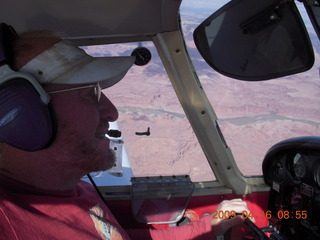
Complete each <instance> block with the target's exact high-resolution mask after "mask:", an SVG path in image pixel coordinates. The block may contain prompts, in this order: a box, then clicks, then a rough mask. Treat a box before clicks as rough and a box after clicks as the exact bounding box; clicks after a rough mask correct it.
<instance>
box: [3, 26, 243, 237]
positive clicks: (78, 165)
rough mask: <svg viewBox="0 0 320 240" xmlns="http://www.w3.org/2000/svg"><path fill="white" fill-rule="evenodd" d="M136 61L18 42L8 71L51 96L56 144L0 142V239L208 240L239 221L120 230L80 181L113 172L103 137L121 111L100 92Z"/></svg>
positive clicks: (230, 206)
mask: <svg viewBox="0 0 320 240" xmlns="http://www.w3.org/2000/svg"><path fill="white" fill-rule="evenodd" d="M133 62H134V59H133V58H132V57H99V58H96V57H91V56H89V55H87V54H86V53H85V52H84V51H83V50H82V49H80V48H78V47H76V46H74V45H73V44H72V43H70V42H69V41H67V40H63V38H62V37H61V35H60V34H57V33H53V32H50V31H37V32H29V33H24V34H22V35H20V37H19V38H18V39H16V40H15V42H14V64H13V66H12V68H13V69H14V70H15V71H19V72H23V73H27V74H29V75H31V76H32V77H33V78H34V79H36V81H38V83H40V84H41V86H42V87H43V88H44V89H45V91H46V92H47V93H48V94H49V96H50V103H49V105H48V109H49V111H50V116H51V118H52V119H51V120H52V123H53V125H54V126H55V127H54V131H53V132H54V134H53V136H54V138H53V139H50V141H49V143H48V144H47V145H46V146H44V147H43V148H42V149H40V150H35V151H26V150H25V149H23V146H22V147H17V146H14V144H8V143H0V236H1V239H6V240H11V239H24V240H26V239H32V240H37V239H39V240H40V239H41V240H44V239H50V240H54V239H59V240H61V239H86V240H88V239H213V236H214V235H216V236H220V235H223V234H224V233H225V232H226V231H227V230H228V229H230V228H231V227H233V226H235V225H237V224H239V223H242V222H243V219H241V218H235V219H232V220H225V219H211V216H205V217H203V218H201V219H200V220H199V221H195V222H192V223H190V224H189V225H185V226H181V227H172V228H168V229H164V230H149V229H139V230H138V229H136V230H135V229H131V230H128V229H126V230H124V229H123V228H122V227H121V226H120V225H119V224H118V222H117V220H116V219H115V218H114V216H113V215H112V213H111V211H110V210H109V209H108V207H107V206H106V205H105V204H104V202H103V201H102V199H101V198H100V197H99V196H98V194H97V193H96V191H95V190H94V188H93V187H92V186H91V185H90V184H88V183H86V182H84V181H82V180H80V179H81V178H82V177H83V176H84V175H86V174H88V173H90V172H93V171H104V170H107V169H109V168H111V167H112V166H113V165H114V162H115V156H114V153H113V152H112V150H109V143H110V142H109V140H108V138H106V137H105V134H106V133H107V131H108V128H109V122H112V121H115V120H117V118H118V112H117V109H116V107H115V106H114V105H113V104H112V102H111V101H110V100H109V99H108V98H107V97H106V96H105V95H104V94H103V93H102V92H101V89H104V88H107V87H110V86H112V85H113V84H115V83H116V82H118V81H119V80H120V79H121V78H122V77H124V75H125V74H126V72H127V71H128V69H129V68H130V67H131V65H132V64H133ZM1 87H2V86H0V88H1ZM0 100H1V99H0ZM25 127H26V128H27V127H28V126H25ZM30 127H32V126H30ZM21 148H22V149H21ZM218 209H219V210H221V211H226V210H230V211H231V210H234V211H236V212H240V213H241V212H242V211H244V210H248V209H247V205H246V203H245V202H243V201H241V199H234V200H230V201H223V202H222V203H221V204H220V205H219V206H218Z"/></svg>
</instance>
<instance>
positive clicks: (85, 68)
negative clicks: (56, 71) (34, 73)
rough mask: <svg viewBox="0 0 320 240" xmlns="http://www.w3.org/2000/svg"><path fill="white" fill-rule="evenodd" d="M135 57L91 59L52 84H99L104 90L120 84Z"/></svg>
mask: <svg viewBox="0 0 320 240" xmlns="http://www.w3.org/2000/svg"><path fill="white" fill-rule="evenodd" d="M134 61H135V57H131V56H125V57H91V60H89V61H85V62H84V63H83V64H80V65H78V66H77V67H76V68H74V69H72V70H71V71H69V72H66V73H65V74H63V75H60V76H59V77H58V78H56V79H54V80H52V82H51V83H61V84H85V83H93V82H99V83H100V86H101V88H102V89H104V88H108V87H111V86H112V85H114V84H116V83H117V82H119V81H120V80H121V79H122V78H123V77H124V76H125V75H126V73H127V72H128V70H129V69H130V67H131V66H132V65H133V63H134Z"/></svg>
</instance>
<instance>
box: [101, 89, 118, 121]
mask: <svg viewBox="0 0 320 240" xmlns="http://www.w3.org/2000/svg"><path fill="white" fill-rule="evenodd" d="M99 111H100V118H101V120H105V121H108V122H114V121H116V120H117V119H118V117H119V113H118V110H117V108H116V107H115V106H114V105H113V103H112V102H111V101H110V100H109V99H108V98H107V97H106V96H105V95H104V94H101V98H100V101H99Z"/></svg>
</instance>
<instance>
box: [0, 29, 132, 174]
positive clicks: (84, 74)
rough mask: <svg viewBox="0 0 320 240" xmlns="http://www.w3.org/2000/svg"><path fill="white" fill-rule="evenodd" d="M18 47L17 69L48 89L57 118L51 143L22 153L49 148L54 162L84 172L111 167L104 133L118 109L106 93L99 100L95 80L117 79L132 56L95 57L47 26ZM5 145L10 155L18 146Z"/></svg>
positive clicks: (109, 81)
mask: <svg viewBox="0 0 320 240" xmlns="http://www.w3.org/2000/svg"><path fill="white" fill-rule="evenodd" d="M14 53H15V65H14V69H15V70H19V71H21V72H24V73H27V74H30V75H31V76H33V77H34V78H35V79H37V81H39V82H40V83H41V84H42V85H43V87H44V89H45V90H46V92H47V93H49V95H50V98H51V105H52V109H53V111H54V115H55V118H56V122H57V135H56V139H55V140H54V141H53V143H52V144H51V146H50V147H49V148H47V149H44V150H41V151H38V152H33V153H24V154H25V155H28V154H30V156H35V155H37V153H39V154H40V155H41V154H42V155H43V154H46V153H50V154H51V155H50V158H52V159H53V161H55V163H56V164H59V165H65V167H66V168H68V167H74V168H79V169H81V170H83V174H85V173H88V172H90V171H97V170H105V169H108V168H110V167H112V165H113V162H110V161H109V162H108V161H106V158H110V156H111V155H112V153H111V152H110V150H109V140H108V139H106V138H105V134H106V132H107V131H108V126H109V124H108V122H110V121H115V120H116V119H117V117H118V113H117V110H116V109H115V107H114V106H113V104H112V103H111V102H110V101H109V100H108V99H107V98H106V97H105V96H104V95H103V94H102V96H101V98H100V100H99V102H98V100H97V98H96V97H97V92H98V91H100V90H99V88H98V87H97V86H99V85H100V86H101V87H102V88H106V87H109V86H112V85H113V84H115V83H116V82H117V81H119V80H120V79H121V78H122V77H123V76H124V75H125V74H126V72H127V70H128V69H129V68H130V67H131V65H132V64H133V61H134V59H133V58H131V57H116V58H110V57H108V58H100V57H99V58H94V57H91V56H88V55H87V54H86V53H85V52H84V51H83V50H82V49H79V48H78V47H76V46H74V45H72V44H71V43H70V42H69V41H65V40H61V39H60V36H58V35H56V34H52V33H51V32H48V31H45V32H36V33H32V34H30V33H29V34H25V35H22V36H21V38H20V39H18V40H17V41H16V42H15V47H14ZM1 148H2V152H3V156H4V157H8V155H6V154H5V153H4V151H3V149H7V150H8V149H10V151H11V152H12V150H13V151H19V150H18V149H14V148H12V147H10V146H7V147H5V148H3V147H1ZM10 151H7V152H10ZM40 155H39V156H40ZM55 163H53V164H55Z"/></svg>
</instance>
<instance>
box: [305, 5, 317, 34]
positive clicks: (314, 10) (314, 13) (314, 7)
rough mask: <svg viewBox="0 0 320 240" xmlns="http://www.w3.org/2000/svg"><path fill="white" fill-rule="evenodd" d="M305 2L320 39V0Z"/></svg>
mask: <svg viewBox="0 0 320 240" xmlns="http://www.w3.org/2000/svg"><path fill="white" fill-rule="evenodd" d="M303 4H304V6H305V8H306V10H307V12H308V15H309V18H310V20H311V22H312V25H313V27H314V30H315V31H316V33H317V35H318V38H319V39H320V1H318V0H305V1H303Z"/></svg>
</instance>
